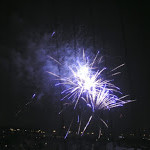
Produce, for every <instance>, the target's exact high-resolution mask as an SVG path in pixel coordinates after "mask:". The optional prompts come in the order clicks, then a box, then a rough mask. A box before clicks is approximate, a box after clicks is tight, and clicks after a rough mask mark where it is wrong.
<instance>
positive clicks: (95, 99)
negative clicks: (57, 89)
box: [48, 50, 131, 138]
mask: <svg viewBox="0 0 150 150" xmlns="http://www.w3.org/2000/svg"><path fill="white" fill-rule="evenodd" d="M98 54H99V52H98V53H97V54H96V56H95V57H94V59H93V61H92V63H90V61H89V59H87V58H86V56H85V53H84V50H83V56H82V60H81V61H80V62H79V61H77V64H72V65H71V66H68V69H69V71H70V73H71V75H70V76H68V77H61V76H59V75H57V74H55V73H53V72H48V73H49V74H51V75H53V76H55V77H57V80H59V81H60V83H58V84H56V86H60V85H63V86H65V87H66V89H65V90H64V91H62V92H61V93H62V94H64V97H63V98H62V99H61V100H64V99H69V100H70V102H71V103H73V104H74V109H76V107H77V105H78V103H79V101H81V100H84V101H85V102H86V104H87V106H89V107H90V108H92V112H93V113H94V112H95V110H105V109H111V108H114V107H119V106H123V105H124V104H126V103H129V102H131V100H127V101H124V100H122V99H124V98H125V97H127V96H128V95H125V96H122V97H120V98H119V97H118V96H117V95H118V94H122V93H121V92H120V89H119V87H117V86H116V85H114V84H113V83H112V80H107V79H104V78H103V72H104V71H105V70H106V69H107V68H106V67H103V68H102V69H101V70H99V69H98V68H99V67H96V61H97V57H98ZM49 58H50V59H52V60H53V61H55V62H56V63H57V64H59V65H62V64H61V63H60V62H59V61H57V60H56V59H54V58H53V57H51V56H49ZM100 60H101V59H100ZM100 60H99V61H100ZM99 61H98V64H99V63H100V62H99ZM122 66H124V64H121V65H119V66H117V67H116V68H114V69H112V70H111V71H110V73H112V74H111V76H114V75H117V74H119V73H120V72H116V73H115V72H114V71H116V70H117V69H119V68H120V67H122ZM91 119H92V115H91V116H90V117H89V121H88V122H87V124H86V126H85V127H84V130H83V133H84V132H85V130H86V128H87V127H88V125H89V123H90V121H91ZM101 121H102V122H103V123H104V124H105V126H106V127H107V124H106V123H105V122H104V121H103V120H102V119H101ZM80 122H81V119H80ZM71 124H72V122H71ZM71 124H70V126H69V129H68V131H67V134H66V136H65V138H66V137H67V135H68V133H69V130H70V127H71ZM80 126H81V125H80V124H79V129H78V131H79V130H80ZM83 133H82V135H83Z"/></svg>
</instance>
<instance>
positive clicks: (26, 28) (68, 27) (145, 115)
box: [0, 1, 150, 129]
mask: <svg viewBox="0 0 150 150" xmlns="http://www.w3.org/2000/svg"><path fill="white" fill-rule="evenodd" d="M149 7H150V5H149V4H148V3H144V2H136V3H127V2H119V1H107V2H106V1H105V2H99V3H94V2H93V3H92V2H91V3H90V2H88V3H86V4H77V3H71V2H70V3H57V2H55V3H52V2H48V1H41V2H31V3H27V2H22V1H19V2H16V3H15V2H14V1H13V2H3V3H2V5H1V13H0V20H1V27H0V66H1V70H0V71H1V72H0V74H1V78H0V81H1V84H0V86H1V92H2V94H1V98H0V126H18V127H45V128H54V127H56V126H59V122H60V120H61V119H60V116H58V111H59V110H60V102H59V99H60V97H61V96H60V95H59V94H58V93H59V91H60V89H56V88H55V87H53V83H52V82H50V77H49V76H48V75H47V74H46V73H45V71H46V69H48V63H49V62H48V61H47V59H48V58H47V56H48V55H52V56H55V57H57V58H58V59H59V60H62V59H64V56H66V57H67V56H68V57H69V55H70V53H72V52H73V53H75V51H76V50H77V49H79V48H80V49H83V48H84V49H85V50H86V49H87V50H88V51H90V53H93V54H95V53H96V51H98V50H100V52H101V53H102V54H103V55H104V56H105V57H104V58H105V65H107V66H110V67H112V68H113V67H115V66H117V65H118V64H120V63H124V62H125V64H126V65H125V67H124V68H123V69H121V71H122V74H121V75H119V76H118V78H117V79H116V83H117V84H118V85H119V86H120V87H121V89H122V90H123V92H124V93H125V94H128V93H129V94H130V98H131V99H136V102H133V103H130V104H127V105H126V106H125V107H123V108H117V109H116V110H114V111H112V118H113V119H114V121H113V124H114V126H115V127H114V128H116V129H117V128H118V127H120V126H121V127H120V128H149V127H150V119H149V114H150V109H149V106H150V100H149V78H148V72H149V58H148V56H149V55H148V51H149V48H150V45H149V40H150V38H149V35H150V29H149V27H150V21H149V18H150V9H149ZM53 32H55V34H54V35H53V36H52V33H53ZM70 49H71V51H72V52H69V51H68V50H70ZM50 68H51V69H54V66H53V65H52V64H51V66H50ZM56 70H57V69H56ZM34 93H36V94H37V96H36V100H35V101H33V102H32V103H31V104H30V105H27V106H25V107H23V106H24V105H25V104H26V103H28V102H29V101H31V97H32V95H33V94H34ZM20 108H23V109H22V111H21V112H20V113H19V114H18V116H16V113H17V112H18V111H19V110H20ZM120 114H123V118H121V119H120V118H119V116H120Z"/></svg>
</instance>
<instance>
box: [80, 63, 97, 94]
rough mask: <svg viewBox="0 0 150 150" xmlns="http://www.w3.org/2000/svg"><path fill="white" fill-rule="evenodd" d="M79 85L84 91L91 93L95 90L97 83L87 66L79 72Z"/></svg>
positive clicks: (82, 67)
mask: <svg viewBox="0 0 150 150" xmlns="http://www.w3.org/2000/svg"><path fill="white" fill-rule="evenodd" d="M77 78H78V84H79V85H80V87H81V88H83V91H84V92H86V91H88V92H91V91H93V90H94V89H95V81H94V78H93V77H92V75H91V72H90V70H89V68H88V67H87V66H81V67H80V69H79V70H78V72H77Z"/></svg>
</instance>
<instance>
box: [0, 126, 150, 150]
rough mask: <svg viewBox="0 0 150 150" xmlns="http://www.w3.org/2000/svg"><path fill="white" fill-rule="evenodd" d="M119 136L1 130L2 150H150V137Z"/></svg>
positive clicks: (0, 149)
mask: <svg viewBox="0 0 150 150" xmlns="http://www.w3.org/2000/svg"><path fill="white" fill-rule="evenodd" d="M144 136H145V138H141V137H140V138H138V137H134V136H133V135H131V136H128V137H125V136H123V135H122V136H118V138H116V139H115V140H113V139H112V138H111V137H107V138H104V137H103V136H102V137H101V138H100V139H96V137H95V136H94V134H91V135H90V133H89V135H85V136H83V137H80V136H76V135H73V134H72V136H71V135H70V136H68V138H67V139H64V137H63V136H58V135H57V134H56V133H55V131H54V132H52V133H50V132H45V131H42V130H21V129H12V128H9V129H7V130H6V129H5V130H4V129H2V130H1V132H0V150H5V149H6V150H7V149H10V150H150V138H149V136H148V137H147V136H146V135H144Z"/></svg>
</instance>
